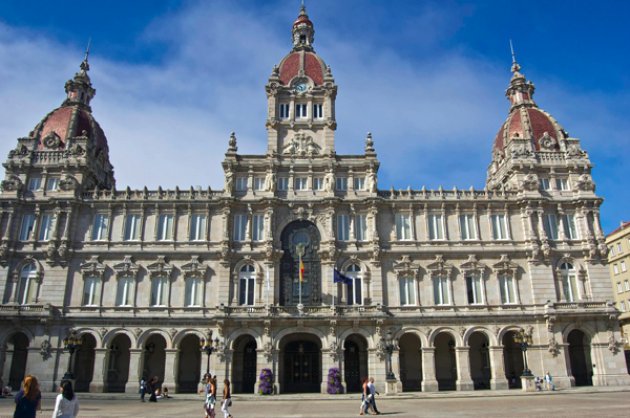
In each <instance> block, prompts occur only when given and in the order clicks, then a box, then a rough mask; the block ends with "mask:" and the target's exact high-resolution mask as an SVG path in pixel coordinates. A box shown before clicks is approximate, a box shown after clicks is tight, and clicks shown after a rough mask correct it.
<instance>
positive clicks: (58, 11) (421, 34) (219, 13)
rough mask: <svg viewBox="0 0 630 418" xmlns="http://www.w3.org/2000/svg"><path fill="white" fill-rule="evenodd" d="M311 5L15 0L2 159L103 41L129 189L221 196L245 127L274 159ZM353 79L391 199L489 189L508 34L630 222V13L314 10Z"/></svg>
mask: <svg viewBox="0 0 630 418" xmlns="http://www.w3.org/2000/svg"><path fill="white" fill-rule="evenodd" d="M299 3H300V2H299V1H298V0H293V1H286V0H285V1H265V2H263V1H253V0H251V1H234V0H232V1H227V0H225V1H193V0H190V1H179V0H178V1H176V0H170V1H167V0H164V1H150V0H140V1H138V0H136V1H118V0H110V1H89V2H86V1H69V0H66V1H62V0H58V1H54V2H50V1H29V2H25V1H14V0H6V1H3V2H0V62H1V63H2V65H1V66H0V80H2V82H0V154H1V155H6V154H7V153H8V151H9V150H10V149H11V148H13V147H14V146H15V143H16V142H15V141H16V139H17V138H18V137H21V136H25V135H27V134H28V132H29V131H30V130H31V129H32V128H33V127H34V126H35V125H36V124H37V123H38V122H39V121H40V120H41V118H42V117H43V116H44V115H45V114H46V113H47V112H49V111H50V110H52V109H53V108H55V107H57V106H59V104H60V103H61V102H62V100H63V98H64V91H63V85H64V83H65V81H66V80H67V79H69V78H70V77H71V76H72V75H73V74H74V73H75V72H76V70H77V68H78V65H79V63H80V61H81V59H82V56H83V50H84V48H85V45H86V43H87V40H88V38H90V37H91V38H92V50H91V55H90V64H91V67H92V69H91V73H90V75H91V77H92V82H93V84H94V87H95V88H96V90H97V94H96V97H95V98H94V100H93V102H92V108H93V111H94V115H95V117H96V119H97V120H98V121H99V122H100V124H101V126H102V127H103V129H104V130H105V133H106V135H107V137H108V140H109V145H110V157H111V159H112V162H113V165H114V168H115V172H116V179H117V187H118V188H123V187H126V186H127V185H129V186H131V187H132V188H140V187H143V186H144V185H147V186H148V187H149V188H156V187H157V186H158V185H162V186H163V187H171V188H172V187H175V186H176V185H177V186H180V187H189V186H191V185H193V186H196V185H202V186H204V187H205V186H207V185H210V186H212V187H214V188H220V187H222V180H221V179H222V171H221V167H220V161H221V160H222V158H223V153H224V151H225V149H226V148H227V140H228V138H229V133H230V132H231V131H236V133H237V137H238V146H239V151H240V152H242V153H248V154H249V153H262V152H264V150H265V146H266V134H265V128H264V120H265V106H266V98H265V93H264V85H265V83H266V81H267V78H268V77H269V75H270V73H271V69H272V67H273V65H274V64H276V63H278V62H279V61H280V59H281V58H282V57H283V56H284V55H285V54H286V53H287V52H288V51H289V50H290V46H291V43H290V28H291V23H292V22H293V20H294V19H295V17H296V15H297V12H298V10H299ZM306 5H307V9H308V13H309V16H310V17H311V20H313V22H314V24H315V48H316V51H317V52H318V53H319V54H320V55H321V56H322V57H323V58H324V60H325V61H326V63H327V64H329V65H330V66H331V67H332V71H333V75H334V76H335V80H336V82H337V84H338V85H339V93H338V97H337V122H338V129H337V135H336V141H337V152H338V153H348V154H357V153H362V151H363V141H364V138H365V134H366V132H368V131H371V132H372V133H373V135H374V139H375V146H376V150H377V152H378V155H379V159H380V160H381V170H380V172H379V187H381V188H385V189H389V188H390V187H392V186H393V187H394V188H406V187H407V186H411V187H412V188H420V187H422V186H423V185H426V187H428V188H437V187H438V186H440V185H441V186H443V187H445V188H452V187H453V186H457V187H459V188H467V187H469V186H470V185H473V186H474V187H475V188H483V185H484V182H485V176H486V168H487V166H488V164H489V162H490V157H491V147H492V140H493V138H494V136H495V134H496V132H497V130H498V129H499V127H500V125H501V124H502V122H503V121H504V120H505V117H506V116H507V111H508V102H507V100H506V99H505V97H504V91H505V88H506V86H507V84H508V81H509V78H510V72H509V68H510V63H511V62H510V60H511V58H510V53H509V44H508V40H509V39H510V38H511V39H512V40H513V42H514V45H515V48H516V53H517V58H518V61H519V62H520V64H521V65H522V67H523V69H522V72H523V73H524V74H525V75H526V76H527V77H528V78H529V79H530V80H531V81H533V82H534V83H535V85H536V95H535V99H536V102H537V103H538V105H539V106H540V107H541V108H543V109H545V110H547V111H548V112H550V113H551V114H552V115H553V116H554V117H555V118H556V119H557V120H558V121H559V122H560V124H562V125H563V126H564V128H565V129H566V130H567V131H568V132H569V133H570V134H571V135H572V136H574V137H578V138H580V139H581V140H582V146H583V147H584V149H585V150H586V151H588V152H589V154H590V157H591V160H592V162H593V164H594V165H595V168H594V170H593V177H594V180H595V182H596V184H597V193H598V194H599V195H601V196H603V197H604V198H605V203H604V205H603V207H602V223H603V226H604V230H605V231H606V232H610V231H611V230H612V229H614V228H616V227H617V226H618V224H619V222H620V221H621V220H622V219H623V220H629V219H630V210H628V207H629V206H630V199H629V197H628V192H627V189H626V187H627V174H628V168H629V163H628V159H627V151H626V149H627V147H628V144H629V142H630V139H629V134H630V120H629V118H628V116H627V113H628V110H627V109H629V108H630V94H629V93H628V92H629V87H630V75H629V72H628V70H627V68H628V67H629V64H630V63H629V61H630V58H629V57H630V54H629V53H628V52H629V51H628V44H627V41H628V39H630V25H628V24H627V22H626V18H627V16H629V15H630V2H626V1H621V0H619V1H598V2H593V1H580V0H573V1H559V0H555V1H553V2H549V1H529V2H527V4H526V5H525V6H523V4H522V3H518V2H508V1H478V2H468V1H434V2H432V1H358V0H346V1H338V0H337V1H335V0H307V2H306Z"/></svg>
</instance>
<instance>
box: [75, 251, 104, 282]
mask: <svg viewBox="0 0 630 418" xmlns="http://www.w3.org/2000/svg"><path fill="white" fill-rule="evenodd" d="M80 268H81V274H82V275H83V278H84V279H85V278H86V277H94V276H96V277H98V278H100V279H103V276H104V274H105V270H107V265H105V264H103V263H101V262H100V260H99V257H98V256H97V255H93V256H92V257H90V258H89V259H88V260H87V261H86V262H85V263H83V264H81V266H80Z"/></svg>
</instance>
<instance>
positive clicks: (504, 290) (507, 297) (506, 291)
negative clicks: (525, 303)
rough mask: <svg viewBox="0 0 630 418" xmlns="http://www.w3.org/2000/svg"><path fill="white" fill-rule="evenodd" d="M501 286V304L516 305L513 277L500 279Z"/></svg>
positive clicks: (504, 276) (505, 276)
mask: <svg viewBox="0 0 630 418" xmlns="http://www.w3.org/2000/svg"><path fill="white" fill-rule="evenodd" d="M499 286H500V290H501V303H502V304H504V305H508V304H514V303H516V294H515V293H514V290H515V289H514V278H513V277H512V276H508V275H502V276H501V277H499Z"/></svg>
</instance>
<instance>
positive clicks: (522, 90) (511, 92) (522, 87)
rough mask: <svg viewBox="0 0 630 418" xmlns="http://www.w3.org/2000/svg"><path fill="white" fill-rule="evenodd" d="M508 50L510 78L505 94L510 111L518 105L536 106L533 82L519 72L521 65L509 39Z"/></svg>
mask: <svg viewBox="0 0 630 418" xmlns="http://www.w3.org/2000/svg"><path fill="white" fill-rule="evenodd" d="M510 52H511V53H512V79H511V80H510V85H509V86H508V88H507V90H506V92H505V95H506V96H507V98H508V100H509V101H510V103H511V104H512V106H511V108H510V111H511V110H512V109H514V108H516V107H520V106H525V105H528V106H536V103H535V102H534V99H533V98H532V97H533V96H534V89H535V88H534V84H533V83H532V82H530V81H528V80H527V79H526V78H525V76H524V75H523V74H522V73H521V72H520V71H521V66H520V65H519V63H518V62H517V61H516V54H515V53H514V45H512V40H511V39H510Z"/></svg>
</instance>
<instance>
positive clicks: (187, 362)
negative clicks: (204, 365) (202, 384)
mask: <svg viewBox="0 0 630 418" xmlns="http://www.w3.org/2000/svg"><path fill="white" fill-rule="evenodd" d="M201 338H204V337H203V334H202V333H201V332H198V331H197V330H188V332H178V333H177V335H176V338H175V339H173V347H177V375H176V379H177V381H176V382H175V385H176V390H177V393H196V392H197V384H198V383H199V380H200V378H201V376H200V375H201V373H200V370H201V369H200V365H201V361H202V355H201V350H200V349H199V347H200V344H199V343H200V341H201Z"/></svg>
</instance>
